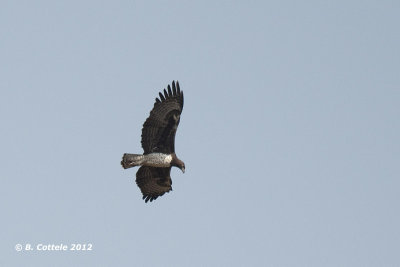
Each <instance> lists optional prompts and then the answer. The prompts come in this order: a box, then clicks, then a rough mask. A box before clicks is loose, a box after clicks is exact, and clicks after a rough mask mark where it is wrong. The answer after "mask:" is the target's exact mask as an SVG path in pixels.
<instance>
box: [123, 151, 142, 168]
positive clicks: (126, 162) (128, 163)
mask: <svg viewBox="0 0 400 267" xmlns="http://www.w3.org/2000/svg"><path fill="white" fill-rule="evenodd" d="M142 160H143V155H139V154H128V153H125V154H124V156H123V157H122V161H121V165H122V167H123V168H124V169H128V168H132V167H135V166H139V165H141V163H142Z"/></svg>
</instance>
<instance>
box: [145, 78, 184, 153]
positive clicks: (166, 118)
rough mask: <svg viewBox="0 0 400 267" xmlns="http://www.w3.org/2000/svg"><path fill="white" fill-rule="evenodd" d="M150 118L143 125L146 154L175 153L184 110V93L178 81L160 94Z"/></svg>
mask: <svg viewBox="0 0 400 267" xmlns="http://www.w3.org/2000/svg"><path fill="white" fill-rule="evenodd" d="M159 95H160V98H156V102H155V103H154V107H153V109H152V110H151V111H150V116H149V117H148V118H147V120H146V121H145V122H144V124H143V129H142V147H143V150H144V154H149V153H152V152H160V153H167V154H170V153H173V152H175V133H176V129H177V128H178V125H179V120H180V116H181V113H182V109H183V92H182V91H181V90H180V88H179V83H178V81H177V82H176V84H175V81H173V82H172V89H171V86H169V85H168V91H167V90H165V89H164V94H162V93H159Z"/></svg>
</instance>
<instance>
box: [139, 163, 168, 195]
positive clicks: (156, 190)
mask: <svg viewBox="0 0 400 267" xmlns="http://www.w3.org/2000/svg"><path fill="white" fill-rule="evenodd" d="M170 173H171V167H168V168H157V167H149V166H142V167H140V168H139V170H138V171H137V173H136V184H137V185H138V186H139V188H140V191H142V194H143V199H144V200H145V202H146V203H147V201H149V200H150V202H151V201H153V200H155V199H157V198H158V197H160V196H162V195H164V194H165V193H167V192H169V191H171V190H172V187H171V185H172V180H171V176H170Z"/></svg>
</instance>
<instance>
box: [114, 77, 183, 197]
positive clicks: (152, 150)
mask: <svg viewBox="0 0 400 267" xmlns="http://www.w3.org/2000/svg"><path fill="white" fill-rule="evenodd" d="M167 89H168V90H166V89H164V94H162V93H159V98H156V102H155V103H154V107H153V109H152V110H151V111H150V116H149V117H148V118H147V119H146V121H145V122H144V124H143V128H142V147H143V150H144V152H143V154H128V153H125V154H124V155H123V157H122V161H121V165H122V167H123V168H124V169H128V168H131V167H135V166H141V167H140V168H139V170H138V171H137V173H136V184H137V185H138V187H139V188H140V191H142V194H143V199H144V200H145V202H146V203H147V202H148V201H150V202H151V201H153V200H155V199H157V198H158V197H160V196H162V195H164V194H165V193H167V192H169V191H171V190H172V187H171V185H172V180H171V175H170V174H171V168H172V166H175V167H178V168H179V169H181V170H182V172H183V173H184V172H185V163H184V162H183V161H182V160H180V159H178V157H177V156H176V154H175V134H176V129H177V128H178V125H179V121H180V117H181V113H182V109H183V91H181V90H180V88H179V83H178V81H177V82H176V83H175V81H172V89H171V86H170V85H168V87H167Z"/></svg>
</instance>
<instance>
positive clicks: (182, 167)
mask: <svg viewBox="0 0 400 267" xmlns="http://www.w3.org/2000/svg"><path fill="white" fill-rule="evenodd" d="M178 168H179V169H181V171H182V172H183V173H185V163H184V162H183V161H181V162H180V163H179V164H178Z"/></svg>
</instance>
